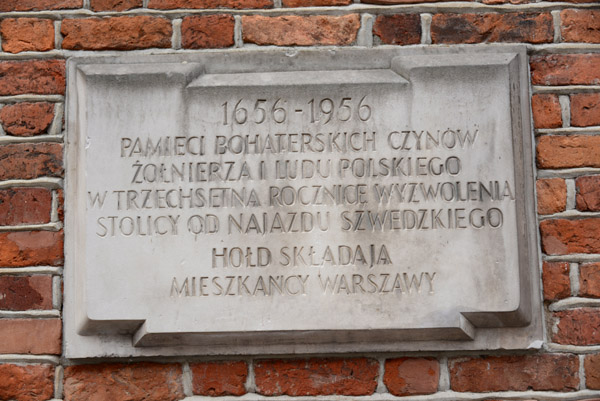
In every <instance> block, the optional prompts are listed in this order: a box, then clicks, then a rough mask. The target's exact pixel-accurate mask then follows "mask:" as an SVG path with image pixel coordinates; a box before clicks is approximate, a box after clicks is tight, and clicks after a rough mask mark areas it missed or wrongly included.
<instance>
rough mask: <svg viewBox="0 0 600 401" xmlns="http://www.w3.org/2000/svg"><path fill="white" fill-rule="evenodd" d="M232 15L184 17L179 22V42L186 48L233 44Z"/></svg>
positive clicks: (207, 47) (233, 22) (228, 45)
mask: <svg viewBox="0 0 600 401" xmlns="http://www.w3.org/2000/svg"><path fill="white" fill-rule="evenodd" d="M234 26H235V21H234V19H233V16H232V15H225V14H221V15H198V16H192V17H185V18H184V19H183V21H182V23H181V43H182V45H183V47H184V48H186V49H210V48H224V47H230V46H233V44H234V41H233V28H234Z"/></svg>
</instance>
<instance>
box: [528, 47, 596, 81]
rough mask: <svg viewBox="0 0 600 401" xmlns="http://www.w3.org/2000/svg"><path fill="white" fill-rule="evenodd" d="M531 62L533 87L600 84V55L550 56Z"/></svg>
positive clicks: (536, 57)
mask: <svg viewBox="0 0 600 401" xmlns="http://www.w3.org/2000/svg"><path fill="white" fill-rule="evenodd" d="M529 61H530V65H531V83H532V84H533V85H598V84H600V68H598V65H599V63H600V54H549V55H544V56H532V57H531V58H530V59H529Z"/></svg>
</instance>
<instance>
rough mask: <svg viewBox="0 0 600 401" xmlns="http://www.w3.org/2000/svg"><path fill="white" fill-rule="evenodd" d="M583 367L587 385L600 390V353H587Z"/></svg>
mask: <svg viewBox="0 0 600 401" xmlns="http://www.w3.org/2000/svg"><path fill="white" fill-rule="evenodd" d="M583 367H584V369H585V386H586V387H587V388H589V389H592V390H600V354H595V355H586V357H585V360H584V362H583Z"/></svg>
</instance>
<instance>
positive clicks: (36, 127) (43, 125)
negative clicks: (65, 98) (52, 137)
mask: <svg viewBox="0 0 600 401" xmlns="http://www.w3.org/2000/svg"><path fill="white" fill-rule="evenodd" d="M53 118H54V104H52V103H45V102H40V103H27V102H24V103H16V104H9V105H6V106H4V107H2V108H1V109H0V123H1V124H2V128H4V131H6V133H7V134H8V135H13V136H34V135H40V134H43V133H45V132H46V130H47V129H48V127H50V124H52V119H53Z"/></svg>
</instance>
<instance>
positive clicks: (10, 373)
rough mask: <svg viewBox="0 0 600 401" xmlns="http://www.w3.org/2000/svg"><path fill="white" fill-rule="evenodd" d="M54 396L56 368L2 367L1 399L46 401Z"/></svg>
mask: <svg viewBox="0 0 600 401" xmlns="http://www.w3.org/2000/svg"><path fill="white" fill-rule="evenodd" d="M53 394H54V366H51V365H13V364H3V365H0V399H2V400H19V401H44V400H49V399H51V398H52V395H53Z"/></svg>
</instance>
